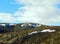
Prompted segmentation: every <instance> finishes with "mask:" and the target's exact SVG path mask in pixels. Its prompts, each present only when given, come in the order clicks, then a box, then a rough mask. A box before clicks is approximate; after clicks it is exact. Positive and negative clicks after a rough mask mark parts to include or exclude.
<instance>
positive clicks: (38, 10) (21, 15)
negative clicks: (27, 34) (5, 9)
mask: <svg viewBox="0 0 60 44" xmlns="http://www.w3.org/2000/svg"><path fill="white" fill-rule="evenodd" d="M57 2H58V3H59V0H16V3H17V4H24V6H23V7H20V8H19V9H18V11H16V12H15V13H14V14H13V15H10V14H7V15H6V16H4V14H6V13H3V14H2V15H0V19H2V21H3V22H16V21H18V22H36V23H42V24H51V23H53V22H60V21H59V20H60V15H59V14H60V13H59V12H60V11H59V9H57V8H56V6H55V4H57ZM0 14H1V13H0ZM15 16H17V17H16V18H14V17H15ZM3 17H4V18H3ZM5 19H7V21H6V20H5Z"/></svg>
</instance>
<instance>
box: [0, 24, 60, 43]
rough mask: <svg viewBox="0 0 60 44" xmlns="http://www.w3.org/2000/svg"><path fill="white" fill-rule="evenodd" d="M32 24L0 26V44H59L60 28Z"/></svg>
mask: <svg viewBox="0 0 60 44" xmlns="http://www.w3.org/2000/svg"><path fill="white" fill-rule="evenodd" d="M33 24H34V25H32V23H28V24H27V23H21V24H15V25H4V26H2V25H0V44H60V26H47V25H39V24H36V23H33ZM44 30H45V31H44ZM52 30H55V31H52ZM42 31H43V32H42Z"/></svg>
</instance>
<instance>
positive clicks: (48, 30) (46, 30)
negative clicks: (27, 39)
mask: <svg viewBox="0 0 60 44" xmlns="http://www.w3.org/2000/svg"><path fill="white" fill-rule="evenodd" d="M55 31H56V30H51V29H44V30H41V31H34V32H31V33H29V34H28V35H32V34H34V33H38V32H55Z"/></svg>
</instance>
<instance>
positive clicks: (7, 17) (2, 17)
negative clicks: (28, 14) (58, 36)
mask: <svg viewBox="0 0 60 44" xmlns="http://www.w3.org/2000/svg"><path fill="white" fill-rule="evenodd" d="M0 22H2V23H13V22H15V18H14V17H13V16H12V15H11V14H9V13H0Z"/></svg>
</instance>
